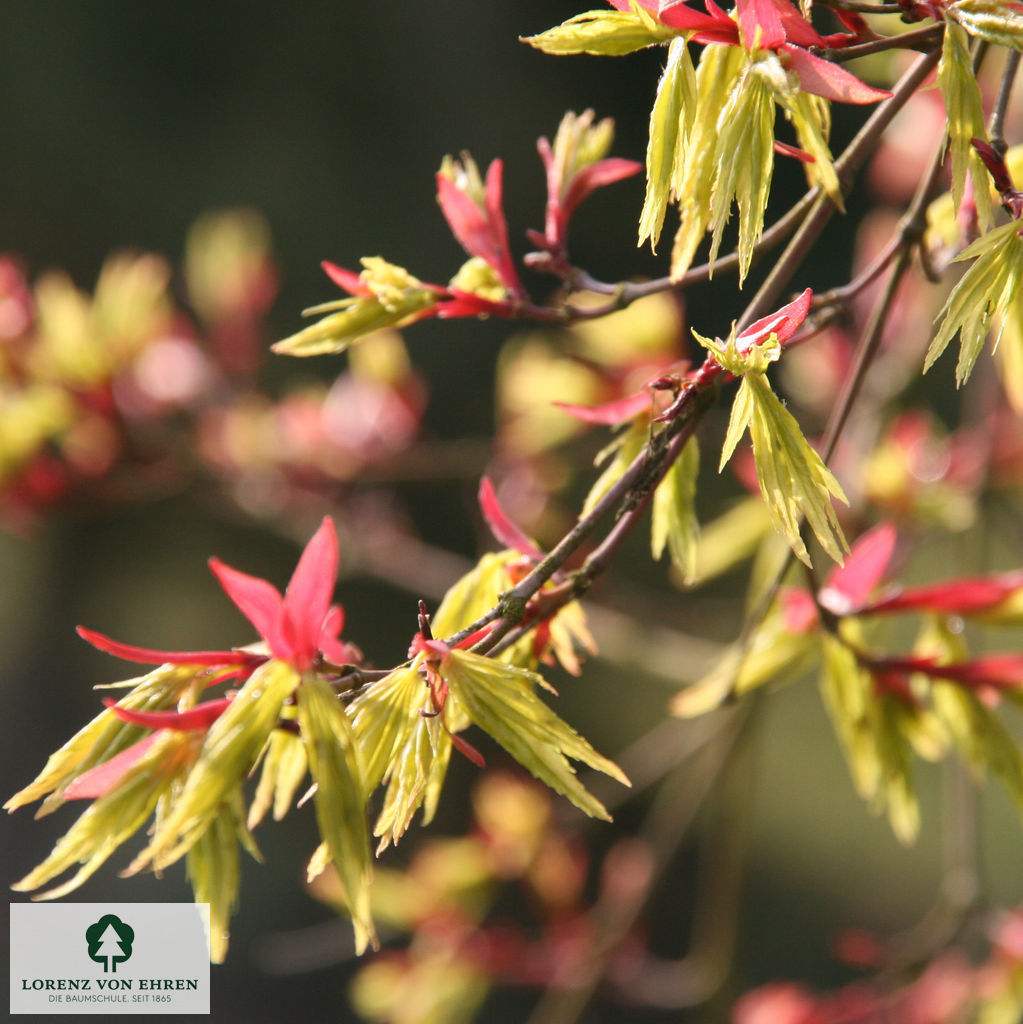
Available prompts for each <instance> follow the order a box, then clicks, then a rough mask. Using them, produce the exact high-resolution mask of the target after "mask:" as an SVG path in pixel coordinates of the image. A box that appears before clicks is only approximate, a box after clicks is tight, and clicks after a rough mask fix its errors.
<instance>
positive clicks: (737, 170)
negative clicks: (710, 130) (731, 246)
mask: <svg viewBox="0 0 1023 1024" xmlns="http://www.w3.org/2000/svg"><path fill="white" fill-rule="evenodd" d="M770 60H774V61H777V57H775V56H774V55H773V54H772V55H767V56H765V57H764V61H770ZM714 163H715V165H716V171H715V175H714V189H713V197H712V200H711V215H710V227H711V232H712V234H711V243H710V254H709V256H708V262H709V263H710V264H711V265H713V263H714V260H715V258H716V257H717V252H718V247H719V246H720V244H721V236H722V233H723V232H724V227H725V224H726V223H727V221H728V217H729V213H730V210H731V205H732V201H733V199H734V201H735V204H736V205H737V206H738V208H739V248H738V251H739V280H740V282H741V281H742V280H743V279H744V278H745V277H746V274H747V272H748V271H749V267H750V261H751V260H752V258H753V248H754V246H755V245H756V243H757V241H758V240H759V238H760V234H761V232H762V231H763V229H764V211H765V210H766V209H767V197H768V193H769V192H770V188H771V174H772V172H773V169H774V92H773V90H772V88H771V86H770V85H769V84H768V82H767V81H765V79H764V76H763V75H761V74H760V73H758V71H757V65H755V64H750V65H749V66H748V67H747V68H746V71H745V73H744V74H743V75H742V77H741V78H740V79H739V81H738V83H737V85H736V86H735V88H734V89H733V90H732V92H731V95H730V96H729V97H728V100H727V101H726V103H725V105H724V107H722V108H721V112H720V114H719V116H718V123H717V142H716V145H715V149H714Z"/></svg>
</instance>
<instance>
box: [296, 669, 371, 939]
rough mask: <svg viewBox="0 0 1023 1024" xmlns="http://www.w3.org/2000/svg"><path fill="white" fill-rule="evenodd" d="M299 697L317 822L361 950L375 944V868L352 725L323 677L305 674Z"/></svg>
mask: <svg viewBox="0 0 1023 1024" xmlns="http://www.w3.org/2000/svg"><path fill="white" fill-rule="evenodd" d="M297 698H298V724H299V729H300V731H301V734H302V741H303V743H304V744H305V748H306V755H307V756H308V758H309V774H310V775H311V776H312V778H313V781H314V782H315V783H316V792H315V794H314V796H313V801H314V804H315V807H316V823H317V826H318V827H319V831H320V838H321V839H322V840H323V843H324V844H325V846H326V848H327V852H328V853H329V855H330V859H331V861H332V862H333V864H334V867H335V868H336V869H337V872H338V876H339V878H340V881H341V884H342V886H343V887H344V892H345V897H346V899H347V902H348V908H349V910H350V912H351V915H352V924H353V926H354V928H355V945H356V949H357V950H358V952H360V953H361V952H363V950H365V948H366V946H367V945H369V944H373V945H374V946H375V945H376V932H375V930H374V928H373V918H372V915H371V913H370V902H369V884H370V880H371V878H372V873H373V869H372V863H371V860H370V852H369V836H368V830H367V827H366V810H365V808H366V797H365V791H364V787H363V782H362V773H361V768H360V766H359V762H358V758H357V755H356V747H355V742H354V738H353V735H352V726H351V723H350V721H349V719H348V715H347V714H346V713H345V709H344V708H343V707H342V706H341V702H340V701H339V700H338V698H337V694H336V693H334V691H333V689H331V687H330V686H329V684H327V683H325V682H324V681H323V680H322V679H319V678H317V677H316V676H307V677H306V678H304V679H303V680H302V684H301V685H300V686H299V687H298V691H297Z"/></svg>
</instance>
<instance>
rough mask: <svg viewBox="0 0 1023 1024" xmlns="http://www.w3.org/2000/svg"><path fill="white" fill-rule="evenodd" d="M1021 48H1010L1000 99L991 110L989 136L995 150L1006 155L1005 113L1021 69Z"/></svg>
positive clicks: (1003, 72) (999, 93)
mask: <svg viewBox="0 0 1023 1024" xmlns="http://www.w3.org/2000/svg"><path fill="white" fill-rule="evenodd" d="M1019 58H1020V52H1019V50H1010V51H1009V55H1008V56H1007V57H1006V58H1005V67H1004V69H1003V70H1002V82H1001V85H1000V86H999V88H998V99H997V100H995V106H994V110H992V111H991V123H990V125H989V127H988V137H989V138H990V139H991V145H992V147H993V148H994V150H995V152H996V153H997V154H998V155H999V156H1000V157H1004V156H1005V153H1006V150H1007V149H1008V148H1009V147H1008V144H1007V143H1006V141H1005V114H1006V111H1007V110H1008V109H1009V97H1010V96H1011V95H1012V87H1013V85H1014V84H1015V81H1016V72H1017V71H1018V70H1019Z"/></svg>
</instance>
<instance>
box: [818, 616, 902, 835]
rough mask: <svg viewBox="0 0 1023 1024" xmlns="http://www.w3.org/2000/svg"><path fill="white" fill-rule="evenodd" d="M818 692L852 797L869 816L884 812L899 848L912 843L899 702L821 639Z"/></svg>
mask: <svg viewBox="0 0 1023 1024" xmlns="http://www.w3.org/2000/svg"><path fill="white" fill-rule="evenodd" d="M822 643H823V645H824V663H823V672H822V676H821V691H822V694H823V697H824V703H825V706H826V707H827V709H828V712H829V714H830V715H831V720H832V722H833V724H834V727H835V732H836V733H837V734H838V737H839V740H840V741H841V744H842V748H843V751H844V752H845V757H846V761H847V762H848V764H849V771H850V773H851V774H852V777H853V782H854V784H855V786H856V790H857V792H858V793H859V794H860V796H861V797H863V799H865V800H866V801H868V804H869V806H870V809H871V810H872V811H873V812H874V813H879V812H881V811H887V813H888V820H889V822H890V824H891V826H892V831H893V832H894V833H895V835H896V837H897V838H898V839H899V840H900V842H903V843H910V842H912V841H913V839H915V838H916V834H917V831H918V830H919V824H920V812H919V808H918V805H917V800H916V795H915V793H914V790H913V782H912V767H913V766H912V750H911V748H910V745H909V742H908V740H907V739H906V735H905V732H904V730H903V728H902V727H901V725H900V718H901V716H902V714H904V713H905V711H906V709H905V707H904V706H903V705H901V704H900V699H899V698H895V697H892V696H890V695H885V696H883V697H879V696H878V695H877V694H876V693H875V690H874V682H873V679H872V678H871V676H870V674H869V673H868V672H867V671H866V670H865V669H864V668H862V667H861V666H860V664H859V663H858V662H857V660H856V657H855V655H854V654H853V653H852V651H851V650H850V648H849V647H848V646H847V645H846V644H845V643H843V642H842V641H841V640H838V639H837V638H835V637H832V636H828V635H825V636H824V637H823V638H822Z"/></svg>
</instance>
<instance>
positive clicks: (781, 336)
mask: <svg viewBox="0 0 1023 1024" xmlns="http://www.w3.org/2000/svg"><path fill="white" fill-rule="evenodd" d="M812 300H813V292H812V291H811V290H810V289H809V288H807V289H806V290H805V291H804V292H803V293H802V294H801V295H800V296H799V297H798V298H795V299H793V300H792V301H791V302H790V303H789V304H788V305H787V306H782V307H781V309H779V310H778V311H777V312H775V313H769V314H768V315H767V316H764V317H761V318H760V319H759V320H757V321H755V322H754V323H751V324H750V325H749V327H747V328H746V330H744V331H743V332H742V333H741V334H740V335H739V336H738V337H737V338H736V339H735V342H736V347H737V348H738V349H739V351H740V352H742V353H746V352H749V351H750V349H752V348H753V347H754V346H755V345H759V344H761V343H762V342H764V341H766V340H767V338H769V337H770V336H771V335H772V334H776V335H777V336H778V341H779V343H780V344H782V345H784V344H785V342H786V341H788V340H789V338H791V337H792V336H793V335H794V334H795V333H796V331H798V330H799V328H800V327H802V326H803V321H804V320H805V319H806V316H807V314H808V313H809V312H810V302H811V301H812Z"/></svg>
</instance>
